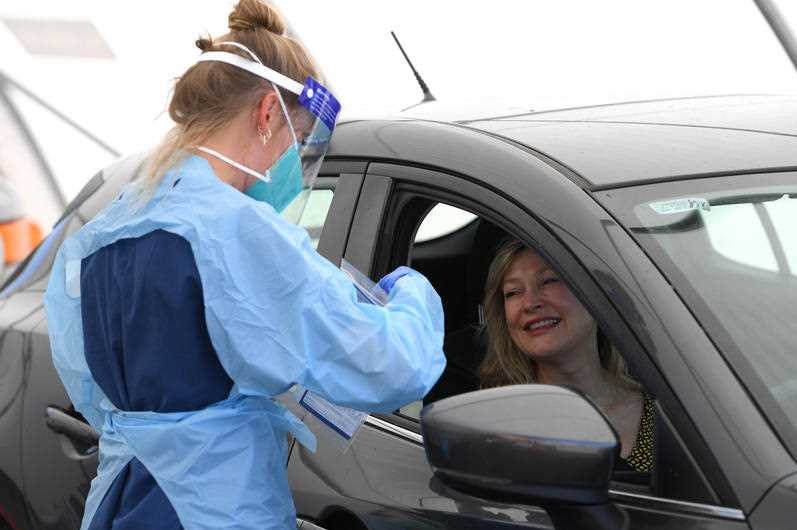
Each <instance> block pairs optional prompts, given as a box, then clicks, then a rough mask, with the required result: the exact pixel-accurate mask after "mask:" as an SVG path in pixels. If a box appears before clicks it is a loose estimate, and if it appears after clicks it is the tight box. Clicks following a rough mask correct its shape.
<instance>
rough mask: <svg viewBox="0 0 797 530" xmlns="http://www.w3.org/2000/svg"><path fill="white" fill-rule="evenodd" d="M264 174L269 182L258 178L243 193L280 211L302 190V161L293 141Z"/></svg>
mask: <svg viewBox="0 0 797 530" xmlns="http://www.w3.org/2000/svg"><path fill="white" fill-rule="evenodd" d="M266 176H267V178H269V177H270V179H271V180H270V182H266V180H264V179H261V178H258V179H257V180H256V181H255V183H254V184H252V185H251V186H249V187H248V188H246V189H245V190H244V194H245V195H248V196H249V197H252V198H253V199H255V200H256V201H262V202H267V203H268V204H270V205H271V206H273V207H274V209H275V210H277V211H278V212H280V213H281V212H282V211H283V210H284V209H285V208H287V207H288V205H289V204H290V203H291V202H292V201H293V199H295V198H296V196H297V195H299V193H301V191H302V163H301V160H300V158H299V148H298V147H297V145H296V144H295V143H294V144H291V145H290V146H289V147H288V148H287V149H286V150H285V152H284V153H282V156H280V157H279V159H278V160H277V161H276V162H274V165H272V166H271V167H270V168H269V170H268V171H267V172H266Z"/></svg>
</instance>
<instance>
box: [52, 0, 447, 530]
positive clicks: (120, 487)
mask: <svg viewBox="0 0 797 530" xmlns="http://www.w3.org/2000/svg"><path fill="white" fill-rule="evenodd" d="M229 27H230V32H229V33H228V34H226V35H224V36H223V37H221V38H218V39H210V38H207V39H200V40H199V41H198V42H197V45H198V46H199V48H200V49H201V50H202V52H203V53H202V54H201V55H200V57H199V60H198V61H197V63H196V64H195V65H193V66H192V67H191V68H189V69H188V70H187V71H186V72H185V73H184V74H183V76H182V77H181V78H180V79H179V80H178V82H177V84H176V86H175V89H174V94H173V97H172V100H171V102H170V107H169V113H170V115H171V117H172V119H173V120H174V121H175V122H176V126H175V128H174V129H173V131H172V132H171V133H170V134H169V135H168V136H167V138H166V140H165V141H164V143H163V144H162V145H161V146H160V148H159V149H158V150H157V151H156V152H155V153H154V155H153V158H152V167H151V169H150V171H149V174H148V175H146V176H144V177H141V178H140V179H139V180H137V181H134V182H133V183H131V184H130V185H128V186H127V187H126V188H125V189H124V190H123V192H122V193H121V194H120V195H119V196H118V197H117V198H115V200H113V201H112V203H111V204H110V205H109V206H108V207H106V208H105V210H103V211H102V212H101V213H100V214H99V215H98V216H97V217H96V218H95V219H93V220H92V221H91V222H89V223H88V224H87V225H86V226H85V227H84V228H83V229H82V230H80V231H79V232H78V233H77V234H75V235H73V236H72V237H71V238H69V239H68V240H67V241H66V242H65V243H64V244H63V245H62V247H61V249H60V250H59V252H58V255H57V258H56V262H55V265H54V268H53V272H52V276H51V278H50V283H49V285H48V288H47V294H46V298H45V303H46V309H47V318H48V325H49V331H50V339H51V343H52V351H53V361H54V363H55V366H56V368H57V370H58V372H59V375H60V376H61V379H62V381H63V382H64V385H65V387H66V390H67V392H68V394H69V397H70V399H71V400H72V402H73V403H74V405H75V408H76V409H77V410H78V411H80V412H81V413H82V414H83V415H84V416H85V417H86V418H87V420H88V421H89V422H90V423H91V425H93V426H94V427H95V428H96V429H97V430H98V431H99V432H100V433H101V438H100V445H99V469H98V474H97V477H96V478H95V479H94V481H93V482H92V484H91V490H90V492H89V495H88V500H87V502H86V507H85V515H84V519H83V525H82V529H84V530H85V529H92V530H94V529H110V528H113V529H114V530H122V529H124V530H128V529H130V530H132V529H137V530H138V529H149V530H159V529H167V528H168V529H174V528H186V529H192V530H193V529H220V528H225V529H258V530H264V529H275V528H279V529H287V528H295V525H296V521H295V511H294V507H293V502H292V499H291V495H290V489H289V487H288V482H287V476H286V465H285V464H286V458H287V435H288V434H289V433H291V434H293V436H294V437H295V438H296V439H297V440H298V441H299V442H300V443H302V444H304V445H305V446H307V447H308V448H310V449H313V448H314V443H315V439H314V437H313V435H312V433H311V432H310V431H309V430H308V429H307V428H306V427H305V426H304V425H303V424H302V423H301V422H300V421H299V420H298V419H297V418H296V417H294V416H293V415H292V414H291V413H290V412H288V410H287V409H285V408H284V407H283V406H282V405H280V404H278V403H277V402H275V401H274V400H273V399H272V398H273V397H274V396H276V395H278V394H280V393H283V392H285V391H286V390H288V389H289V388H290V387H291V386H292V385H293V384H300V385H303V386H304V387H306V388H308V389H310V390H312V391H314V392H315V393H317V394H318V395H320V396H321V397H323V398H326V399H328V400H329V401H332V402H334V403H337V404H340V405H345V406H349V407H352V408H357V409H360V410H366V411H379V412H388V411H391V410H394V409H396V408H398V407H400V406H402V405H403V404H406V403H408V402H410V401H413V400H416V399H419V398H421V397H422V396H423V395H424V394H425V393H426V392H428V390H429V389H430V388H431V386H432V385H433V384H434V382H435V381H436V380H437V378H438V377H439V375H440V373H441V372H442V370H443V367H444V364H445V360H444V357H443V353H442V342H443V315H442V308H441V304H440V299H439V297H438V295H437V294H436V293H435V291H434V290H433V288H432V287H431V286H430V284H429V283H428V281H427V280H426V279H425V278H423V277H422V276H421V275H420V274H418V273H417V272H414V271H412V270H410V269H407V268H399V269H398V270H397V271H395V272H393V273H391V274H390V275H388V276H387V277H385V278H383V279H382V281H380V285H381V286H382V287H383V288H384V290H385V291H388V294H389V298H388V303H387V304H386V305H385V306H384V307H382V306H377V305H370V304H368V303H363V302H359V301H358V298H357V294H356V291H355V289H354V287H353V284H352V283H351V281H350V280H349V279H348V278H347V277H346V276H345V275H344V274H343V273H342V272H341V271H340V270H339V269H338V268H336V267H335V266H334V265H332V264H331V263H330V262H328V261H327V260H326V259H324V258H323V257H321V256H320V255H319V254H317V253H316V252H315V250H314V249H313V247H312V245H311V242H310V239H309V237H308V235H307V233H306V232H305V231H304V230H303V229H301V228H299V227H297V226H295V225H294V224H292V223H291V222H289V221H288V220H287V219H286V218H285V215H287V214H288V212H291V211H293V212H297V211H300V210H301V208H300V207H296V204H297V201H298V202H301V200H302V199H303V197H306V194H307V192H308V190H309V188H310V186H311V184H312V181H313V179H314V178H315V176H316V173H317V172H318V168H319V165H320V163H321V160H322V158H323V155H324V152H325V151H326V146H327V144H328V142H329V139H330V135H331V133H332V130H333V129H334V126H335V119H336V116H337V112H338V110H339V106H338V104H337V101H336V100H335V98H334V96H332V94H330V93H329V92H328V91H327V90H326V89H325V88H324V87H323V86H322V85H320V84H319V83H318V82H317V81H315V79H317V78H318V77H319V76H318V74H317V72H316V70H315V69H314V68H313V65H312V63H311V61H310V59H309V58H308V54H307V53H306V52H305V50H304V49H303V48H302V47H301V45H300V44H298V43H297V42H295V41H293V40H291V39H290V38H288V37H286V36H285V35H284V30H285V27H284V24H283V22H282V19H281V18H280V16H279V15H278V14H277V12H275V11H274V9H273V8H271V7H269V6H268V5H267V4H265V3H262V2H261V1H259V0H241V1H240V2H239V3H238V4H237V5H236V6H235V8H234V9H233V11H232V13H231V14H230V16H229ZM291 203H293V204H291ZM289 204H290V208H288V205H289ZM281 212H282V213H283V215H281ZM294 217H295V215H294Z"/></svg>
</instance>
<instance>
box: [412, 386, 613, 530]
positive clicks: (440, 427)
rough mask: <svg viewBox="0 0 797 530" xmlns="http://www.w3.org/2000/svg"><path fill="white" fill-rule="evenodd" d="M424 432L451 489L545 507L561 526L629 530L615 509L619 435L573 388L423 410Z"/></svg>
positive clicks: (497, 392)
mask: <svg viewBox="0 0 797 530" xmlns="http://www.w3.org/2000/svg"><path fill="white" fill-rule="evenodd" d="M421 431H422V433H423V438H424V444H425V447H426V456H427V460H428V461H429V463H430V464H431V466H432V469H433V471H434V473H435V476H436V477H437V478H438V480H440V481H441V482H442V483H443V484H444V485H445V486H447V487H450V488H452V489H454V490H457V491H460V492H462V493H466V494H469V495H474V496H477V497H482V498H485V499H489V500H493V501H497V502H503V503H506V502H520V503H523V504H533V505H539V506H542V507H544V508H546V510H547V511H548V514H549V515H550V516H551V519H552V520H553V522H554V525H555V526H556V528H622V527H623V521H622V519H623V517H622V515H623V514H622V513H620V512H619V511H618V510H617V509H616V508H614V507H613V505H610V504H609V483H610V479H611V475H612V470H613V468H614V462H615V459H616V458H617V456H618V454H619V449H620V444H619V442H618V437H617V434H616V433H615V432H614V430H613V429H612V427H611V426H610V425H609V422H608V421H607V420H606V418H605V417H604V416H603V414H602V413H601V412H600V411H599V410H598V409H597V408H596V407H595V406H594V405H593V404H592V403H590V402H589V401H588V400H587V399H586V398H584V397H583V396H582V395H581V394H579V393H578V392H576V391H574V390H570V389H567V388H563V387H557V386H549V385H517V386H509V387H502V388H494V389H489V390H480V391H477V392H470V393H467V394H460V395H458V396H454V397H451V398H447V399H444V400H441V401H437V402H435V403H433V404H431V405H429V406H427V407H425V408H424V409H423V410H422V411H421Z"/></svg>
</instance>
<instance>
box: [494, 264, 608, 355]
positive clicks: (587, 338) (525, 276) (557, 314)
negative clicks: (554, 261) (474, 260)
mask: <svg viewBox="0 0 797 530" xmlns="http://www.w3.org/2000/svg"><path fill="white" fill-rule="evenodd" d="M502 288H503V295H504V314H505V316H506V323H507V327H508V328H509V335H510V336H511V338H512V341H513V342H514V343H515V345H516V346H517V347H518V348H519V349H520V350H521V351H523V352H524V353H525V354H526V355H528V356H529V357H531V358H532V359H533V360H535V361H537V362H544V361H546V360H547V361H554V362H555V361H556V360H563V355H565V356H568V355H574V354H580V353H584V354H588V353H590V352H593V351H594V347H595V344H596V341H597V339H596V336H597V325H596V323H595V320H594V319H593V318H592V316H591V315H590V314H589V313H588V312H587V310H586V309H584V306H582V305H581V303H580V302H579V301H578V299H576V297H575V296H573V293H571V292H570V289H569V288H568V286H567V285H566V284H565V282H564V281H562V280H560V279H559V277H558V276H557V274H556V272H554V271H553V270H552V269H551V268H550V266H549V265H548V263H547V262H546V261H545V260H543V259H542V258H541V257H540V256H539V255H537V254H536V253H535V252H534V251H532V250H530V249H524V250H522V251H520V252H519V253H518V254H517V255H515V257H514V259H513V260H512V263H511V265H510V266H509V269H508V270H507V272H506V274H505V275H504V279H503V286H502Z"/></svg>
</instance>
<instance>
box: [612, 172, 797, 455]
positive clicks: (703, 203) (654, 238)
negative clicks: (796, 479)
mask: <svg viewBox="0 0 797 530" xmlns="http://www.w3.org/2000/svg"><path fill="white" fill-rule="evenodd" d="M598 195H599V197H600V198H601V199H602V201H603V202H604V203H605V204H607V205H610V207H611V209H612V210H613V211H614V212H615V214H616V215H618V216H619V217H620V218H621V220H622V221H623V224H625V225H626V226H627V227H629V228H630V230H631V232H632V234H633V235H634V236H635V237H636V238H637V240H638V241H639V242H640V243H641V244H642V245H643V246H644V247H645V250H646V251H647V252H648V253H649V255H650V256H651V257H652V258H653V259H654V260H655V261H656V262H657V263H658V264H659V266H660V267H661V268H662V270H663V272H664V274H665V275H666V276H667V277H668V279H669V280H670V282H671V283H672V284H673V286H674V287H675V289H676V290H677V291H678V293H679V294H680V295H681V296H682V298H683V299H684V301H685V302H686V303H687V304H688V305H689V307H690V309H691V310H692V311H693V312H694V314H695V316H696V317H697V318H698V320H700V322H701V324H702V325H703V327H704V328H705V329H706V331H707V332H708V333H709V334H710V335H711V337H712V339H713V340H714V342H715V343H716V344H717V346H718V347H719V348H720V349H721V350H723V353H725V355H726V358H727V359H728V361H729V362H731V364H732V365H733V366H734V369H735V371H736V373H737V374H738V375H739V377H740V378H741V379H742V380H743V381H744V383H745V384H746V385H747V387H748V389H749V390H750V391H751V393H752V394H753V395H754V396H755V398H756V399H757V401H758V402H759V405H760V406H761V408H762V409H763V410H764V412H765V413H766V414H767V415H768V416H769V418H770V420H771V421H772V424H773V425H774V426H775V428H776V429H777V430H778V431H779V433H780V435H781V438H782V439H783V440H784V442H786V443H787V444H789V445H791V448H792V452H796V451H797V445H795V442H797V437H796V436H795V434H797V310H795V308H797V230H796V229H795V227H797V173H793V172H792V173H773V174H767V175H743V176H734V177H720V178H707V179H695V180H689V181H680V182H668V183H660V184H654V185H648V186H637V187H634V188H627V189H625V190H612V191H608V192H602V193H600V194H598Z"/></svg>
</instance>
